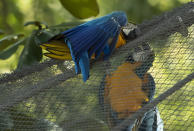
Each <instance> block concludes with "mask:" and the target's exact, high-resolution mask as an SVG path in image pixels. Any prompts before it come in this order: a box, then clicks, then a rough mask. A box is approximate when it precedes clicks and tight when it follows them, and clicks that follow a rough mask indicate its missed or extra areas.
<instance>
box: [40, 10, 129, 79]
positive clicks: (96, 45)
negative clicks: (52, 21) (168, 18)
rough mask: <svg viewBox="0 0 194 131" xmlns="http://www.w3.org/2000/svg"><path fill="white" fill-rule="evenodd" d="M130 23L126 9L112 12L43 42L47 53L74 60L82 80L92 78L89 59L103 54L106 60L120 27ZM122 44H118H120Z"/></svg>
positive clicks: (61, 58)
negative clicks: (90, 76)
mask: <svg viewBox="0 0 194 131" xmlns="http://www.w3.org/2000/svg"><path fill="white" fill-rule="evenodd" d="M126 24H127V16H126V14H125V13H124V12H120V11H118V12H113V13H111V14H108V15H106V16H103V17H100V18H97V19H94V20H91V21H88V22H86V23H84V24H81V25H79V26H77V27H74V28H72V29H69V30H66V31H64V32H62V33H60V34H59V35H57V36H55V37H53V38H52V39H50V40H49V41H48V42H47V43H44V44H41V47H42V48H43V49H46V50H47V51H48V52H49V53H45V54H44V55H46V56H48V57H51V58H54V59H60V60H71V59H72V60H73V61H74V62H75V70H76V73H80V71H81V73H82V76H83V80H84V81H86V80H87V79H88V77H89V65H90V63H89V60H90V58H91V57H92V56H95V58H98V57H99V56H100V54H102V52H103V55H104V58H105V59H107V58H108V56H109V55H110V54H111V52H112V51H113V50H114V48H115V46H116V45H117V41H118V39H119V38H120V37H121V36H120V32H121V28H122V27H123V26H125V25H126ZM118 45H119V44H118Z"/></svg>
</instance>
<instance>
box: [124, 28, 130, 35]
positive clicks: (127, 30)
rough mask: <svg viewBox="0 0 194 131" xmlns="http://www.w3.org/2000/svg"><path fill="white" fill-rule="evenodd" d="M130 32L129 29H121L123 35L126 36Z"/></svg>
mask: <svg viewBox="0 0 194 131" xmlns="http://www.w3.org/2000/svg"><path fill="white" fill-rule="evenodd" d="M130 31H131V29H127V28H124V29H123V32H124V33H125V35H128V34H129V32H130Z"/></svg>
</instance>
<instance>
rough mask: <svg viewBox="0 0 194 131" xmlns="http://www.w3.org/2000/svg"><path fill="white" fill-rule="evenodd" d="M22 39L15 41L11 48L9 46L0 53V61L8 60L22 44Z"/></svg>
mask: <svg viewBox="0 0 194 131" xmlns="http://www.w3.org/2000/svg"><path fill="white" fill-rule="evenodd" d="M24 40H25V39H24V38H23V39H21V40H19V41H17V42H16V43H14V44H12V45H11V46H9V47H8V48H6V49H5V50H3V51H1V52H0V59H3V60H4V59H7V58H9V57H10V56H11V55H12V54H13V53H15V52H16V50H17V49H18V47H19V45H22V44H24Z"/></svg>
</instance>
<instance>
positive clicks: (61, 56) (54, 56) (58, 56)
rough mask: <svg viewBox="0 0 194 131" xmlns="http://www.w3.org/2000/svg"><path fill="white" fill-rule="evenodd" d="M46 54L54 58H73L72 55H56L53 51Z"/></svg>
mask: <svg viewBox="0 0 194 131" xmlns="http://www.w3.org/2000/svg"><path fill="white" fill-rule="evenodd" d="M44 55H45V56H47V57H50V58H53V59H58V60H71V59H72V58H71V55H70V54H69V55H56V54H52V53H44Z"/></svg>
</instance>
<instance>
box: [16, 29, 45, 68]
mask: <svg viewBox="0 0 194 131" xmlns="http://www.w3.org/2000/svg"><path fill="white" fill-rule="evenodd" d="M37 32H38V31H37V30H35V31H33V32H32V34H31V36H30V37H28V38H27V40H26V43H25V46H24V49H23V51H22V53H21V55H20V58H19V63H18V67H17V68H18V69H21V68H22V67H23V66H24V65H31V64H32V63H34V62H37V61H40V60H41V59H42V49H41V48H40V47H39V46H37V44H36V41H35V38H36V35H37Z"/></svg>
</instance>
